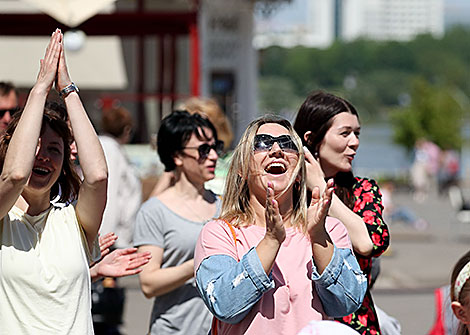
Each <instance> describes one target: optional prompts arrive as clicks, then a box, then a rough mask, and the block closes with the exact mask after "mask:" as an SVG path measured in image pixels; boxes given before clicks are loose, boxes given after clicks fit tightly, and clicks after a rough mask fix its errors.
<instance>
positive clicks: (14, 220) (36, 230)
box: [0, 205, 100, 335]
mask: <svg viewBox="0 0 470 335" xmlns="http://www.w3.org/2000/svg"><path fill="white" fill-rule="evenodd" d="M0 242H1V244H0V334H18V335H21V334H25V335H26V334H28V335H29V334H37V335H42V334H48V335H49V334H80V335H89V334H93V323H92V318H91V294H90V284H91V283H90V274H89V268H88V266H89V262H91V261H94V260H97V259H99V256H100V254H99V245H98V243H95V246H94V250H93V256H92V255H91V254H90V252H89V250H88V244H87V242H86V239H85V235H84V232H83V230H82V228H81V226H80V225H79V223H78V221H77V217H76V214H75V208H74V207H73V206H72V205H69V206H66V207H64V208H57V207H52V206H51V207H50V208H49V209H48V210H46V211H45V212H43V213H41V214H39V215H37V216H30V215H28V214H25V213H24V212H23V211H22V210H20V209H19V208H17V207H13V208H12V209H11V210H10V212H9V213H8V215H6V216H5V217H4V218H3V219H2V220H1V221H0Z"/></svg>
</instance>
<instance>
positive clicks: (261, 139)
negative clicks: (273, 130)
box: [253, 134, 299, 153]
mask: <svg viewBox="0 0 470 335" xmlns="http://www.w3.org/2000/svg"><path fill="white" fill-rule="evenodd" d="M274 143H277V144H278V145H279V147H280V148H281V149H282V151H285V152H290V153H298V152H299V149H298V148H297V146H296V145H295V143H294V141H292V137H290V136H289V135H281V136H278V137H274V136H271V135H268V134H258V135H255V142H254V144H253V150H254V151H269V150H271V148H272V147H273V145H274Z"/></svg>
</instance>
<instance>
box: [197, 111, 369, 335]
mask: <svg viewBox="0 0 470 335" xmlns="http://www.w3.org/2000/svg"><path fill="white" fill-rule="evenodd" d="M304 176H305V160H304V151H303V148H302V142H301V140H300V138H299V137H298V136H297V135H296V134H295V132H294V131H293V129H292V126H291V125H290V123H289V122H288V121H287V120H284V119H279V118H275V117H266V116H265V117H261V118H259V119H257V120H255V121H253V122H251V123H250V125H249V126H248V128H247V130H246V131H245V133H244V134H243V136H242V139H241V140H240V143H239V144H238V146H237V147H236V148H235V151H234V154H233V159H232V163H231V166H230V169H229V173H228V176H227V180H226V186H225V196H224V200H223V204H222V214H221V219H220V220H215V221H212V222H210V223H208V224H206V225H205V227H204V228H203V230H202V232H201V234H200V236H199V240H198V242H197V244H196V250H195V257H194V264H195V271H196V282H197V286H198V290H199V293H200V294H201V296H202V297H203V300H204V302H205V304H206V306H207V307H208V308H209V310H210V311H211V312H212V313H213V314H214V315H215V316H216V318H217V320H216V319H214V320H215V321H214V323H213V327H212V331H213V334H214V333H217V334H219V335H220V334H262V332H266V331H268V332H269V333H270V334H283V335H284V334H297V333H298V332H299V331H300V330H301V329H302V328H303V327H304V326H305V325H307V324H308V322H309V321H311V320H321V319H328V318H329V317H340V316H343V315H348V314H350V313H351V312H353V311H355V310H356V309H357V308H358V307H359V306H360V305H361V303H362V299H363V297H364V294H365V291H366V287H367V283H366V279H365V277H364V276H363V274H362V272H361V270H360V268H359V265H358V263H357V261H356V259H355V257H354V256H353V254H352V251H351V244H350V241H349V237H348V235H347V231H346V229H345V227H344V226H343V225H342V223H341V222H340V221H338V220H336V219H333V218H326V213H327V212H328V208H329V205H330V202H331V197H332V192H333V182H332V181H329V182H328V187H327V188H326V190H325V191H324V193H323V194H321V195H320V191H319V188H315V189H314V191H313V195H312V198H311V199H310V201H307V195H306V194H307V192H306V186H305V178H304ZM308 202H310V204H308Z"/></svg>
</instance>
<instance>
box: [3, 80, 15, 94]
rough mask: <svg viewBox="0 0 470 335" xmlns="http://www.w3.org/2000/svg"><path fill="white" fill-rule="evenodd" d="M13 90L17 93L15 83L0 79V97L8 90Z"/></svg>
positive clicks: (8, 92)
mask: <svg viewBox="0 0 470 335" xmlns="http://www.w3.org/2000/svg"><path fill="white" fill-rule="evenodd" d="M12 91H13V92H15V95H18V92H17V90H16V87H15V85H13V83H12V82H9V81H0V97H4V96H6V95H8V94H10V92H12Z"/></svg>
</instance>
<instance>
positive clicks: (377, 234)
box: [294, 91, 390, 335]
mask: <svg viewBox="0 0 470 335" xmlns="http://www.w3.org/2000/svg"><path fill="white" fill-rule="evenodd" d="M294 129H295V130H296V132H297V133H298V134H299V136H300V137H301V139H302V143H303V145H305V146H306V148H307V150H306V154H305V158H306V161H307V186H308V188H309V189H310V190H312V189H313V188H314V187H316V186H317V187H320V190H324V189H325V187H326V181H325V180H326V179H328V178H334V181H335V192H334V195H333V199H332V203H331V206H330V209H329V212H328V215H329V216H332V217H334V218H337V219H339V220H340V221H341V222H342V223H343V224H344V225H345V226H346V228H347V230H348V233H349V237H350V238H351V243H352V246H353V249H354V252H355V254H356V257H357V260H358V262H359V265H360V266H361V269H362V271H363V273H364V274H365V275H366V276H367V280H368V282H369V285H370V280H371V267H372V257H379V256H380V255H381V254H382V253H383V252H384V251H385V250H387V248H388V246H389V243H390V236H389V231H388V227H387V225H386V224H385V222H384V221H383V219H382V211H383V206H382V196H381V193H380V190H379V187H378V185H377V183H376V182H375V181H374V180H372V179H368V178H361V177H355V176H354V175H353V173H352V161H353V159H354V157H355V155H356V151H357V149H358V147H359V134H360V131H361V126H360V123H359V117H358V114H357V111H356V109H355V108H354V107H353V106H352V105H351V104H350V103H349V102H348V101H346V100H344V99H342V98H340V97H337V96H335V95H333V94H329V93H325V92H321V91H318V92H313V93H312V94H310V95H309V96H308V97H307V99H306V100H305V101H304V102H303V104H302V106H301V107H300V109H299V112H298V114H297V117H296V120H295V123H294ZM337 320H338V321H340V322H342V323H345V324H347V325H349V326H350V327H351V328H353V329H355V330H356V331H357V332H359V333H360V334H366V335H369V334H370V335H379V334H381V332H380V326H379V321H378V319H377V313H376V311H375V308H374V303H373V301H372V294H371V292H370V289H368V290H367V293H366V296H365V298H364V301H363V303H362V306H361V307H360V308H359V309H358V310H357V311H356V312H354V313H352V314H350V315H348V316H345V317H343V318H340V319H337Z"/></svg>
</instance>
